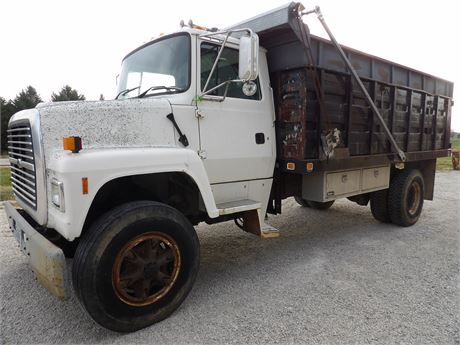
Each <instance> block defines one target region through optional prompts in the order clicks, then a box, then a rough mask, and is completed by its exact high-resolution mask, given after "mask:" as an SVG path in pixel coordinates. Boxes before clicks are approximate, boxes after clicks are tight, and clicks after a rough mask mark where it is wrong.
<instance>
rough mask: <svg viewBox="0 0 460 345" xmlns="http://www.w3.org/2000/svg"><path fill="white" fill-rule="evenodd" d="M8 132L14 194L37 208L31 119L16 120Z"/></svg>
mask: <svg viewBox="0 0 460 345" xmlns="http://www.w3.org/2000/svg"><path fill="white" fill-rule="evenodd" d="M7 132H8V155H9V157H10V165H11V185H12V187H13V192H14V195H15V196H16V198H18V199H20V200H21V201H23V202H24V203H25V204H27V205H28V206H30V207H32V208H33V209H34V210H36V209H37V183H36V173H35V157H34V146H33V140H32V131H31V129H30V123H29V121H20V122H14V123H12V124H10V126H9V128H8V131H7Z"/></svg>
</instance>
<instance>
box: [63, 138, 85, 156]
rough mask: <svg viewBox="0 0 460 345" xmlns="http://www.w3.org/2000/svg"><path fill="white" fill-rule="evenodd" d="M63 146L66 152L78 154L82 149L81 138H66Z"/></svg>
mask: <svg viewBox="0 0 460 345" xmlns="http://www.w3.org/2000/svg"><path fill="white" fill-rule="evenodd" d="M63 144H64V150H69V151H72V153H78V152H80V150H81V149H82V145H81V138H80V137H65V138H64V142H63Z"/></svg>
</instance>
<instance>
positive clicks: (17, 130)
mask: <svg viewBox="0 0 460 345" xmlns="http://www.w3.org/2000/svg"><path fill="white" fill-rule="evenodd" d="M6 131H7V132H10V133H12V132H19V131H30V128H29V127H16V128H13V129H7V130H6Z"/></svg>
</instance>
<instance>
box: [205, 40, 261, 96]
mask: <svg viewBox="0 0 460 345" xmlns="http://www.w3.org/2000/svg"><path fill="white" fill-rule="evenodd" d="M219 49H220V46H219V45H217V44H212V43H207V42H205V43H202V44H201V49H200V51H201V90H203V89H204V86H205V84H206V80H207V79H208V76H209V73H210V72H211V69H212V65H213V64H214V61H215V60H216V57H217V54H218V53H219ZM238 59H239V57H238V50H236V49H232V48H228V47H226V48H225V49H224V51H223V52H222V55H221V56H220V59H219V62H218V64H217V66H216V69H215V70H214V73H213V74H212V77H211V79H210V81H209V84H208V87H207V88H206V89H207V90H209V89H212V88H213V87H215V86H217V85H219V84H221V83H223V82H225V81H227V80H233V79H238ZM255 82H256V85H257V92H256V93H255V94H254V95H253V96H246V95H245V94H244V93H243V91H242V87H243V83H242V82H236V83H230V84H229V86H228V91H227V97H233V98H243V99H253V100H260V99H261V94H260V87H259V79H258V78H257V80H255ZM224 93H225V86H222V87H220V88H218V89H217V90H214V91H213V92H211V93H209V95H213V96H223V95H224Z"/></svg>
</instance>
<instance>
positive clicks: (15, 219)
mask: <svg viewBox="0 0 460 345" xmlns="http://www.w3.org/2000/svg"><path fill="white" fill-rule="evenodd" d="M5 211H6V214H7V216H8V222H9V224H10V229H11V231H12V232H13V234H14V237H15V238H16V241H18V243H19V246H20V248H21V250H22V252H23V253H24V254H25V255H27V256H28V258H29V264H30V266H31V267H32V269H33V271H34V272H35V275H36V276H37V279H38V281H39V282H40V283H41V284H42V285H43V286H44V287H45V288H47V289H48V291H49V292H51V293H52V294H53V295H55V296H57V297H59V298H60V299H67V298H68V297H69V290H70V288H69V285H70V284H69V279H68V276H67V273H68V272H67V267H66V261H65V257H64V252H63V251H62V249H61V248H59V247H57V246H56V245H54V244H53V243H51V242H50V241H49V240H48V239H46V238H45V237H44V236H43V235H42V234H40V233H39V232H38V231H37V230H35V229H34V228H33V227H32V226H31V225H30V224H29V223H28V222H27V220H26V219H25V218H24V217H23V216H22V215H21V214H20V213H19V212H18V211H17V210H16V209H15V208H14V207H13V205H11V204H10V203H9V202H6V203H5Z"/></svg>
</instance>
